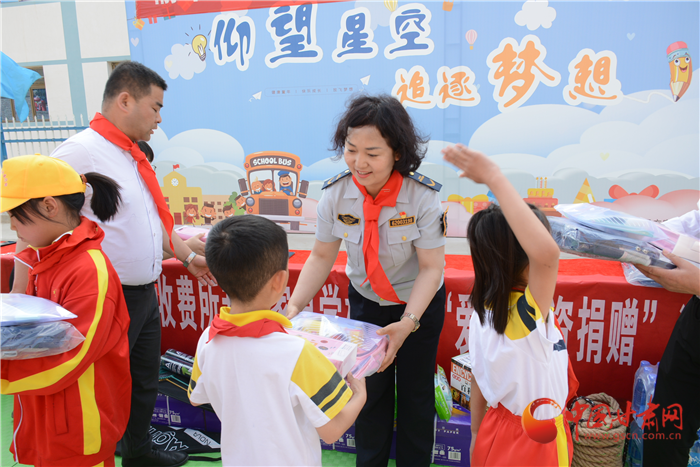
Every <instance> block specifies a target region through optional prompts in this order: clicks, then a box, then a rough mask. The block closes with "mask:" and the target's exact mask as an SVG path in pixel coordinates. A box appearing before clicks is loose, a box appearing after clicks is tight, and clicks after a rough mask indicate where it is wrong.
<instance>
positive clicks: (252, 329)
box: [207, 315, 287, 342]
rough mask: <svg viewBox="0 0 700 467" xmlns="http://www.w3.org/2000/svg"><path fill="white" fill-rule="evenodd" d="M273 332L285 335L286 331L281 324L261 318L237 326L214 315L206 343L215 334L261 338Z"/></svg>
mask: <svg viewBox="0 0 700 467" xmlns="http://www.w3.org/2000/svg"><path fill="white" fill-rule="evenodd" d="M273 332H283V333H285V334H286V333H287V330H286V329H285V328H284V326H282V323H280V322H279V321H275V320H272V319H267V318H263V319H261V320H257V321H253V322H252V323H248V324H244V325H243V326H238V325H236V324H233V323H232V322H230V321H226V320H225V319H222V318H221V317H220V316H219V315H216V316H215V317H214V319H213V320H212V322H211V325H210V326H209V340H207V342H209V341H211V340H212V339H213V338H214V337H215V336H216V335H217V334H221V335H222V336H235V337H263V336H267V335H268V334H272V333H273Z"/></svg>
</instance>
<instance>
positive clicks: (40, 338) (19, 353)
mask: <svg viewBox="0 0 700 467" xmlns="http://www.w3.org/2000/svg"><path fill="white" fill-rule="evenodd" d="M0 303H1V304H2V318H1V319H0V324H2V326H0V358H2V359H3V360H25V359H29V358H39V357H47V356H50V355H57V354H60V353H63V352H68V351H69V350H72V349H74V348H75V347H77V346H78V345H79V344H80V343H81V342H83V341H84V340H85V337H84V336H83V335H82V334H81V333H80V331H78V330H77V329H76V328H75V326H73V325H72V324H71V323H69V322H67V321H65V320H67V319H73V318H77V316H76V315H75V314H73V313H71V312H70V311H68V310H66V309H65V308H63V307H62V306H60V305H57V304H56V303H54V302H52V301H51V300H47V299H45V298H39V297H33V296H31V295H24V294H2V295H0Z"/></svg>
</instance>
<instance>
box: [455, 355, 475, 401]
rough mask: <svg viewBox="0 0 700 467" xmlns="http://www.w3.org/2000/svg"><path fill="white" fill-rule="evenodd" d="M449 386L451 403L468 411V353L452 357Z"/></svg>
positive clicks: (469, 376) (470, 392)
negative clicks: (450, 388)
mask: <svg viewBox="0 0 700 467" xmlns="http://www.w3.org/2000/svg"><path fill="white" fill-rule="evenodd" d="M450 386H451V387H452V402H454V403H455V404H458V405H460V406H461V407H462V408H464V409H466V410H470V400H471V395H472V362H471V359H470V358H469V352H467V353H465V354H462V355H458V356H456V357H452V368H451V372H450Z"/></svg>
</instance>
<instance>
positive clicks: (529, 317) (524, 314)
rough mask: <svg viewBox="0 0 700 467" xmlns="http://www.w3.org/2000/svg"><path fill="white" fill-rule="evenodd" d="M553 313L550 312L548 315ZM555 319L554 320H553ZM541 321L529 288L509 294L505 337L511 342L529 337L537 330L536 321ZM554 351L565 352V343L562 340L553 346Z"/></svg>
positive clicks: (540, 314) (540, 315)
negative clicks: (523, 291) (508, 313)
mask: <svg viewBox="0 0 700 467" xmlns="http://www.w3.org/2000/svg"><path fill="white" fill-rule="evenodd" d="M552 313H553V311H552V310H550V315H551V316H553V315H552ZM553 319H556V318H553ZM540 320H542V313H541V312H540V309H539V307H538V306H537V303H536V302H535V298H534V297H533V296H532V293H530V288H529V287H528V288H526V289H525V293H522V292H512V293H511V294H510V315H509V316H508V324H507V325H506V332H505V335H506V336H507V337H508V338H509V339H510V340H512V341H514V340H518V339H522V338H524V337H527V336H528V335H530V333H531V332H532V331H534V330H535V329H537V321H540ZM554 350H555V351H562V350H563V351H566V343H565V342H564V340H563V339H559V342H557V343H556V344H554Z"/></svg>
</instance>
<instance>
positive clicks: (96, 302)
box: [0, 217, 131, 466]
mask: <svg viewBox="0 0 700 467" xmlns="http://www.w3.org/2000/svg"><path fill="white" fill-rule="evenodd" d="M103 238H104V232H103V231H102V229H101V228H99V227H98V226H97V224H96V223H94V222H92V221H90V220H88V219H87V218H84V217H83V218H81V224H80V225H79V226H78V227H77V228H76V229H75V230H73V232H72V234H71V233H67V234H65V235H63V236H62V237H60V238H59V239H58V240H57V241H55V242H54V243H53V244H51V245H49V246H47V247H44V248H39V249H36V250H35V249H33V248H27V249H25V250H24V251H22V252H21V253H19V254H18V255H17V257H16V258H17V259H18V260H20V261H21V262H23V263H25V264H26V265H28V266H29V268H30V272H29V284H28V286H27V294H28V295H35V296H37V297H42V298H47V299H49V300H51V301H54V302H56V303H58V304H59V305H61V306H63V307H64V308H66V309H67V310H69V311H71V312H72V313H74V314H76V315H78V317H77V318H74V319H72V320H69V322H70V323H72V324H73V325H74V326H75V327H76V328H77V329H78V330H79V331H80V332H81V333H82V334H83V336H85V341H84V342H82V343H81V344H80V345H78V346H77V347H76V348H74V349H73V350H70V351H68V352H65V353H62V354H58V355H53V356H48V357H41V358H34V359H28V360H2V364H1V369H2V371H1V373H2V380H1V381H0V383H1V385H2V387H1V389H2V394H15V403H14V436H13V440H12V446H11V447H10V451H11V452H12V453H13V454H14V457H15V460H17V461H18V462H20V463H22V464H33V465H37V466H42V465H43V466H46V465H50V466H94V465H97V464H99V463H100V462H102V461H104V460H105V459H107V458H108V457H110V456H114V450H115V448H116V443H117V441H118V440H119V439H120V438H121V437H122V434H123V433H124V430H125V429H126V424H127V422H128V420H129V409H130V406H131V376H130V373H129V340H128V336H127V330H128V328H129V312H128V310H127V308H126V303H125V302H124V294H123V292H122V288H121V283H120V282H119V277H118V276H117V273H116V271H115V270H114V268H113V267H112V264H111V263H110V262H109V259H107V257H106V256H105V254H104V253H103V252H102V249H101V247H100V244H101V242H102V239H103Z"/></svg>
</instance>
